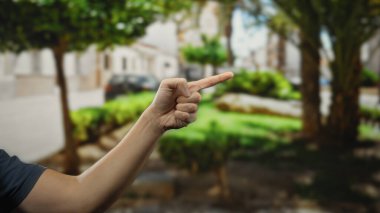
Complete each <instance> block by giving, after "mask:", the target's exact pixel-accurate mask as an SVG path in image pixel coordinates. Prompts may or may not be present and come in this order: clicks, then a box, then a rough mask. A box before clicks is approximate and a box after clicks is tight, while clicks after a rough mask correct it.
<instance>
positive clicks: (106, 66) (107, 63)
mask: <svg viewBox="0 0 380 213" xmlns="http://www.w3.org/2000/svg"><path fill="white" fill-rule="evenodd" d="M109 68H110V56H109V55H108V54H107V53H106V54H105V55H104V69H105V70H109Z"/></svg>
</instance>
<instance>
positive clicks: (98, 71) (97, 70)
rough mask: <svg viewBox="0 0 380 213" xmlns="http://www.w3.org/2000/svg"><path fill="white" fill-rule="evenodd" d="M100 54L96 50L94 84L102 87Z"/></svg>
mask: <svg viewBox="0 0 380 213" xmlns="http://www.w3.org/2000/svg"><path fill="white" fill-rule="evenodd" d="M101 56H102V54H101V53H100V51H98V50H96V57H95V60H96V68H95V86H96V87H97V88H102V68H101V64H100V58H101Z"/></svg>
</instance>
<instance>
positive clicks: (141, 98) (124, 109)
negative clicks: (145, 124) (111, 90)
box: [104, 92, 154, 126]
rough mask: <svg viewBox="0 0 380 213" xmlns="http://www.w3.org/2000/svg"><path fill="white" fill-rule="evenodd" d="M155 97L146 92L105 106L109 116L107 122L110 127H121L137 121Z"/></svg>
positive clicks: (110, 102)
mask: <svg viewBox="0 0 380 213" xmlns="http://www.w3.org/2000/svg"><path fill="white" fill-rule="evenodd" d="M153 97H154V94H153V93H150V92H145V93H140V94H133V95H128V96H124V97H120V98H117V99H115V100H113V101H109V102H107V103H106V104H105V105H104V109H105V110H106V111H107V115H108V116H107V118H106V120H105V122H106V123H107V124H108V125H116V126H120V125H123V124H126V123H128V122H130V121H133V120H135V119H137V118H138V117H139V115H140V114H141V113H142V112H143V111H144V110H145V108H147V107H148V106H149V104H150V103H151V102H152V100H153Z"/></svg>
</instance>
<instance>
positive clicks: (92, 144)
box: [0, 0, 380, 213]
mask: <svg viewBox="0 0 380 213" xmlns="http://www.w3.org/2000/svg"><path fill="white" fill-rule="evenodd" d="M0 23H1V25H0V90H1V93H0V147H1V149H5V150H6V151H7V152H8V153H9V154H15V155H18V156H19V157H20V158H21V159H22V160H24V161H26V162H33V163H39V164H42V165H44V166H47V167H49V168H52V169H56V170H58V171H61V172H65V173H67V174H78V173H80V172H81V171H84V170H85V169H86V168H88V167H89V166H91V165H92V164H93V163H94V162H96V161H97V160H98V159H100V158H101V157H102V156H104V155H105V154H106V153H107V152H108V151H109V150H110V149H112V148H113V147H114V146H115V145H116V144H117V143H118V142H119V141H120V139H121V138H122V137H123V136H124V135H125V134H126V133H127V132H128V130H129V128H130V127H131V126H132V125H133V123H134V122H135V121H136V120H137V118H138V117H139V115H140V114H141V113H142V112H143V111H144V109H145V108H146V107H147V106H149V104H150V102H151V101H152V99H153V97H154V93H155V91H156V90H157V88H158V86H159V83H160V81H161V80H162V79H165V78H171V77H182V78H186V79H187V80H188V81H193V80H197V79H201V78H203V77H205V76H210V75H214V74H217V73H223V72H225V71H233V72H234V73H235V77H234V78H233V79H232V80H229V81H228V82H225V83H223V84H221V85H219V86H216V87H214V88H210V89H206V90H205V91H203V92H202V94H203V100H202V102H201V104H200V107H199V112H198V120H197V121H196V122H195V123H193V124H191V125H189V126H188V127H187V128H184V129H181V130H171V131H169V132H167V133H166V134H165V135H164V136H163V137H162V138H161V140H160V141H159V142H158V144H157V148H156V149H155V150H154V152H153V154H152V155H151V156H150V158H149V160H148V162H147V164H146V165H145V167H144V168H143V169H142V171H141V172H140V174H139V176H138V177H137V178H136V180H135V182H134V183H133V185H132V186H131V187H129V188H128V189H126V190H125V193H123V195H122V196H121V197H120V199H119V200H118V201H117V202H116V203H115V204H114V205H113V206H112V208H111V209H109V210H108V212H218V213H219V212H263V213H265V212H308V213H309V212H310V213H311V212H312V213H314V212H380V144H379V141H380V130H379V123H380V107H379V103H380V99H379V98H380V92H379V91H380V86H379V75H380V1H378V0H357V1H346V0H336V1H328V0H310V1H302V0H192V1H190V0H183V1H170V0H154V1H144V0H120V1H102V0H91V1H89V0H33V1H32V0H18V1H13V0H3V1H1V2H0Z"/></svg>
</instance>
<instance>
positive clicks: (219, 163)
mask: <svg viewBox="0 0 380 213" xmlns="http://www.w3.org/2000/svg"><path fill="white" fill-rule="evenodd" d="M237 147H238V140H237V137H236V136H235V137H234V136H233V135H227V134H224V131H223V130H222V129H221V128H220V125H219V124H218V123H217V122H215V121H212V122H211V123H210V125H209V128H208V129H207V130H205V131H204V132H202V133H201V132H193V133H192V134H186V135H181V134H168V135H166V136H165V137H163V138H162V139H161V141H160V146H159V152H160V154H161V157H162V159H163V160H164V161H166V162H168V163H173V164H175V165H176V166H178V167H180V168H184V169H187V170H190V171H191V172H192V173H198V172H210V171H214V172H215V174H216V175H217V180H218V181H217V184H216V186H217V187H219V188H220V189H221V196H222V197H223V198H225V199H226V198H228V196H229V188H228V183H227V174H226V169H225V164H226V162H227V160H228V159H229V157H230V155H231V153H232V152H233V151H234V150H235V149H236V148H237Z"/></svg>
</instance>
